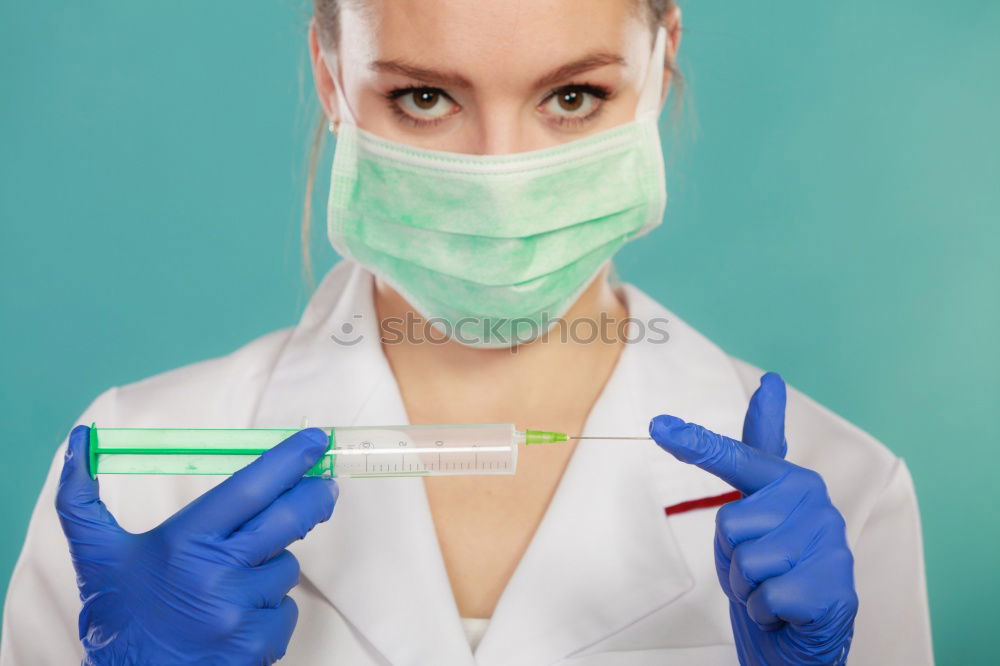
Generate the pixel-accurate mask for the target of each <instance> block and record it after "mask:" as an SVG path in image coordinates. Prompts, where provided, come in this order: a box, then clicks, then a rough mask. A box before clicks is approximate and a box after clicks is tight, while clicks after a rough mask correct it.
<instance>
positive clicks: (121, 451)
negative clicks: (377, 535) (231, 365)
mask: <svg viewBox="0 0 1000 666" xmlns="http://www.w3.org/2000/svg"><path fill="white" fill-rule="evenodd" d="M298 430H299V429H297V428H98V427H96V426H94V425H92V426H91V429H90V472H91V475H92V476H96V475H97V474H210V475H228V474H232V473H233V472H235V471H236V470H238V469H240V468H241V467H244V466H246V465H248V464H249V463H251V462H253V460H254V459H256V458H257V457H258V456H260V455H261V454H262V453H263V452H265V451H267V450H268V449H270V448H271V447H273V446H275V445H277V444H279V443H280V442H281V441H283V440H284V439H286V438H287V437H290V436H291V435H293V434H294V433H296V432H298ZM322 430H323V431H324V432H326V433H327V434H328V435H329V438H330V443H329V446H328V449H327V452H326V453H325V454H324V455H323V457H322V458H320V460H319V461H318V462H317V463H316V464H315V465H314V466H313V467H312V468H311V469H310V470H309V471H308V472H307V473H306V476H322V477H330V478H344V477H374V476H444V475H455V474H513V473H514V472H515V471H516V468H517V449H518V444H520V443H522V442H523V443H525V444H529V445H530V444H548V443H553V442H566V441H568V440H569V439H575V438H572V437H569V436H568V435H566V434H565V433H561V432H549V431H544V430H525V431H524V432H520V431H518V430H517V429H516V428H515V427H514V426H513V425H512V424H509V423H504V424H473V425H416V426H411V425H405V426H351V427H330V428H322Z"/></svg>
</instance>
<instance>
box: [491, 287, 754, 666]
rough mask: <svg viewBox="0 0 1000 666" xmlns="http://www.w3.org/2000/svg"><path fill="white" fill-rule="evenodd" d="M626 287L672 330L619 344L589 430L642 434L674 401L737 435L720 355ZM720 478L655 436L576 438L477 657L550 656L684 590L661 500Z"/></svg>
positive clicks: (644, 313)
mask: <svg viewBox="0 0 1000 666" xmlns="http://www.w3.org/2000/svg"><path fill="white" fill-rule="evenodd" d="M623 295H624V296H625V298H626V300H627V302H628V306H629V313H630V315H631V316H632V317H635V318H636V319H638V320H639V321H643V322H648V321H649V320H650V319H651V318H652V317H661V318H664V319H667V320H669V322H670V323H669V325H668V327H667V328H668V330H669V332H670V336H671V337H670V339H669V340H668V341H667V342H666V343H664V344H659V345H658V344H654V343H651V342H637V343H634V344H629V345H626V346H625V349H624V350H623V351H622V354H621V356H620V358H619V362H618V364H617V366H616V368H615V371H614V373H613V374H612V376H611V378H610V379H609V380H608V383H607V384H606V386H605V388H604V390H603V391H602V393H601V396H600V397H599V399H598V401H597V403H596V404H595V405H594V408H593V410H592V411H591V414H590V415H589V418H588V419H587V422H586V425H585V434H587V435H595V436H597V435H646V434H647V433H646V427H647V424H648V422H649V419H650V418H651V417H652V416H654V415H656V414H660V413H671V414H674V415H676V416H679V417H681V418H684V419H686V420H690V421H694V422H697V423H700V424H702V425H704V426H706V427H709V428H712V429H713V430H716V431H717V432H720V433H723V434H726V435H730V436H733V435H738V434H739V428H740V424H741V423H742V416H743V412H744V410H745V405H746V403H745V396H744V394H743V391H742V389H741V387H740V383H739V381H738V378H737V376H736V375H735V372H734V370H733V368H732V366H731V364H730V363H729V361H728V359H727V357H726V356H725V355H724V354H723V353H722V352H721V351H720V350H719V349H718V348H716V347H715V346H714V345H712V344H711V343H710V342H708V341H707V340H706V339H704V338H703V337H701V336H700V335H699V334H697V333H696V332H695V331H693V330H692V329H690V328H689V327H687V326H686V325H685V324H683V322H680V321H679V320H676V318H675V317H674V316H673V315H672V314H671V313H669V312H667V311H666V310H664V309H663V308H662V307H661V306H659V305H658V304H657V303H655V302H654V301H652V300H651V299H649V297H647V296H646V295H645V294H643V293H642V292H641V291H639V290H638V289H635V288H634V287H631V286H628V285H625V286H624V294H623ZM727 490H731V489H730V488H729V486H728V485H726V484H725V483H723V482H722V481H720V480H718V479H716V478H715V477H713V476H711V475H709V474H706V473H705V472H702V471H701V470H698V469H697V468H694V467H690V466H688V465H685V464H683V463H680V462H677V461H676V460H675V459H674V458H673V457H671V456H669V455H668V454H666V453H665V452H663V451H661V450H660V449H659V448H658V447H656V446H655V445H654V444H652V443H651V442H630V441H611V440H608V441H585V442H581V443H580V444H579V445H578V447H577V450H576V451H575V452H574V454H573V457H572V458H571V459H570V462H569V465H568V466H567V469H566V471H565V473H564V476H563V478H562V480H561V482H560V484H559V486H558V488H557V490H556V493H555V495H554V497H553V499H552V502H551V504H550V505H549V508H548V510H547V511H546V514H545V516H544V518H543V520H542V522H541V524H540V525H539V528H538V531H537V532H536V534H535V536H534V538H533V540H532V541H531V543H530V545H529V547H528V549H527V551H526V552H525V554H524V557H523V558H522V560H521V562H520V563H519V564H518V567H517V569H516V570H515V572H514V575H513V576H512V578H511V580H510V582H509V584H508V586H507V588H506V589H505V590H504V593H503V595H502V596H501V599H500V601H499V603H498V605H497V608H496V611H495V612H494V615H493V619H492V621H491V623H490V625H489V628H488V629H487V632H486V634H485V636H484V637H483V639H482V642H481V643H480V645H479V648H478V649H477V651H476V663H477V664H481V665H483V666H512V665H514V664H543V663H552V662H555V661H557V660H559V659H561V658H564V657H566V656H568V655H571V654H573V653H576V652H579V651H581V650H584V649H586V648H588V647H590V646H595V644H597V643H599V642H600V641H602V640H603V639H605V638H608V637H609V636H611V635H613V634H615V633H617V632H618V631H620V630H622V629H624V628H626V627H627V626H628V625H629V624H631V623H633V622H635V621H636V620H638V619H640V618H642V617H643V616H645V615H648V614H649V613H652V612H654V611H656V610H657V609H658V608H661V607H663V606H664V605H666V604H670V603H672V602H674V601H676V600H677V599H679V598H681V597H682V596H683V595H684V594H685V593H686V592H687V591H688V590H690V589H691V587H692V586H693V584H694V582H693V578H692V575H691V574H690V572H689V570H688V567H687V565H686V564H685V562H684V559H683V556H682V555H681V551H680V549H679V547H678V545H677V542H676V540H675V538H674V536H673V534H672V532H671V528H670V520H669V519H668V518H667V517H666V515H665V514H664V507H666V506H669V505H671V504H676V503H678V502H681V501H685V500H689V499H696V498H700V497H706V496H712V495H717V494H720V493H722V492H725V491H727ZM706 552H708V551H706ZM667 630H668V628H667V627H664V631H665V632H666V631H667ZM598 647H599V646H598Z"/></svg>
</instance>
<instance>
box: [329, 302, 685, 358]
mask: <svg viewBox="0 0 1000 666" xmlns="http://www.w3.org/2000/svg"><path fill="white" fill-rule="evenodd" d="M363 319H364V318H363V316H362V315H360V314H355V315H353V316H352V317H351V321H347V322H344V323H343V324H341V325H340V327H339V330H337V331H334V332H333V333H332V334H331V335H330V339H331V340H333V341H334V342H336V343H337V344H339V345H343V346H346V347H351V346H354V345H356V344H358V343H359V342H361V341H362V340H363V339H364V338H365V335H366V333H365V331H364V327H363V326H362V324H363ZM668 321H669V320H668V319H666V318H664V317H653V318H651V319H648V320H643V319H639V318H637V317H625V318H624V319H616V318H614V317H611V316H608V315H607V314H604V313H602V314H601V316H600V317H599V318H597V319H592V318H589V317H580V318H576V319H572V320H566V319H563V318H562V317H557V318H554V319H550V318H548V317H547V316H545V315H543V316H542V319H541V321H535V320H534V319H527V318H522V319H503V318H482V319H480V318H475V317H464V318H462V319H458V320H456V321H452V320H449V319H444V318H441V317H430V318H427V319H425V318H423V317H421V316H420V315H418V314H416V313H413V312H409V313H407V314H406V316H405V317H387V318H385V319H383V320H382V321H381V322H379V326H378V327H377V329H376V328H375V327H372V329H371V330H372V334H374V333H375V332H376V331H377V332H378V334H379V338H380V342H381V343H382V344H385V345H398V344H404V343H406V344H432V345H443V344H445V343H447V342H448V341H449V340H455V341H456V342H460V343H462V344H466V345H482V344H486V345H490V346H494V347H508V348H509V349H510V350H511V351H512V352H515V353H516V351H517V347H518V346H519V345H522V344H525V343H528V342H531V343H533V344H546V343H549V342H563V343H565V342H573V343H577V344H591V343H600V344H616V343H624V344H635V343H637V342H645V343H647V344H654V345H656V344H665V343H666V342H667V341H668V340H670V334H669V333H668V332H667V323H668Z"/></svg>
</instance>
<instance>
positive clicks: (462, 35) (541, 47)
mask: <svg viewBox="0 0 1000 666" xmlns="http://www.w3.org/2000/svg"><path fill="white" fill-rule="evenodd" d="M639 1H642V0H639ZM648 41H649V30H648V26H646V24H645V19H644V18H643V16H642V13H641V12H638V11H637V10H636V0H360V1H359V0H355V1H351V2H345V3H344V4H343V9H342V12H341V31H340V53H341V57H342V58H345V59H351V60H358V61H364V63H370V62H373V61H375V60H397V59H398V60H405V61H407V62H411V63H416V64H419V65H420V66H422V67H425V68H428V69H448V70H454V71H460V72H463V73H466V74H467V75H468V76H469V78H473V79H474V78H476V77H477V76H489V77H491V78H493V79H502V78H505V77H511V78H512V79H522V78H524V73H525V72H527V73H531V74H534V73H537V72H538V71H539V70H545V69H546V68H550V67H557V66H559V65H561V64H563V63H565V62H568V61H572V60H574V59H576V58H579V57H580V56H582V55H586V54H588V53H591V52H595V51H602V52H608V53H618V54H621V55H622V56H624V57H625V58H626V60H628V61H629V64H635V63H634V60H635V56H637V55H638V54H641V53H643V52H644V51H646V52H648V49H649V46H650V45H649V43H648Z"/></svg>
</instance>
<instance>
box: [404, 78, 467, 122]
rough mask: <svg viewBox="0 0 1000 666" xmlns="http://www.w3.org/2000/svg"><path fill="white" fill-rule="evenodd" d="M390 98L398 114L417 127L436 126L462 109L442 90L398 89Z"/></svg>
mask: <svg viewBox="0 0 1000 666" xmlns="http://www.w3.org/2000/svg"><path fill="white" fill-rule="evenodd" d="M388 97H389V100H390V105H391V107H392V109H393V110H394V111H395V112H396V114H397V115H399V116H400V117H401V118H402V119H403V120H408V121H410V122H412V123H413V124H416V125H428V124H434V123H436V122H438V121H440V120H442V119H444V118H446V117H447V116H450V115H451V114H453V113H455V112H457V111H458V109H459V108H460V107H459V106H458V104H456V103H455V102H454V101H452V99H451V98H450V97H448V95H447V93H445V92H444V91H443V90H441V89H440V88H415V87H410V88H397V89H396V90H393V91H391V92H389V94H388Z"/></svg>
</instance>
